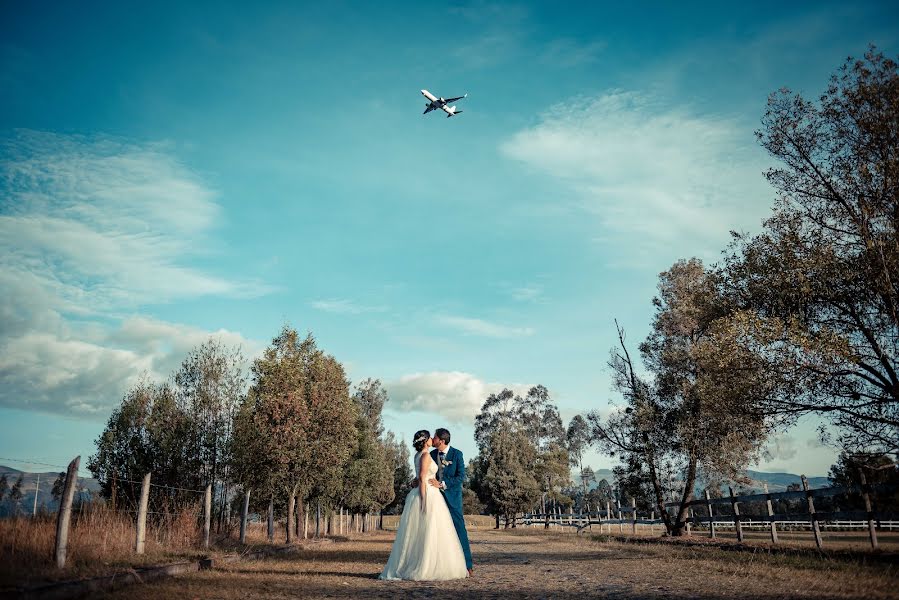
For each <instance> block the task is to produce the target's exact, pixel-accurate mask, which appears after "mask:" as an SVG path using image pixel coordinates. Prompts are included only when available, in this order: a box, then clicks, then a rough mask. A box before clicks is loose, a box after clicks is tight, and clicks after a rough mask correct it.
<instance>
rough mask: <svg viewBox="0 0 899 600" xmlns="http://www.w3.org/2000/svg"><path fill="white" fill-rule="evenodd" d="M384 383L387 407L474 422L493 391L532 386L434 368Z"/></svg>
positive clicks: (522, 391) (523, 389) (524, 389)
mask: <svg viewBox="0 0 899 600" xmlns="http://www.w3.org/2000/svg"><path fill="white" fill-rule="evenodd" d="M384 387H385V388H386V389H387V392H388V394H389V395H390V402H389V403H388V405H387V407H388V410H394V411H395V410H399V411H407V412H408V411H418V412H424V413H428V414H433V415H439V416H441V417H443V418H445V419H447V420H449V421H452V422H455V423H471V422H472V421H473V420H474V417H475V415H477V414H478V412H480V410H481V406H482V405H483V404H484V400H486V399H487V396H489V395H490V394H492V393H496V392H499V391H501V390H502V389H503V388H509V389H511V390H512V391H514V392H515V393H516V394H526V393H527V390H529V389H530V388H531V387H532V386H531V385H525V384H501V383H488V382H485V381H483V380H481V379H479V378H478V377H475V376H474V375H472V374H470V373H464V372H461V371H434V372H430V373H413V374H411V375H404V376H403V377H400V378H399V379H398V380H396V381H390V382H387V383H386V384H385V386H384Z"/></svg>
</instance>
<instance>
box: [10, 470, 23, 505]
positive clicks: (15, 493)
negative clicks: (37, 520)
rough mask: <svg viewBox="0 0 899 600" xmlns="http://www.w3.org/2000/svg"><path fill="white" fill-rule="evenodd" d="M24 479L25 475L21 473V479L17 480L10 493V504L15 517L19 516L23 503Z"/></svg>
mask: <svg viewBox="0 0 899 600" xmlns="http://www.w3.org/2000/svg"><path fill="white" fill-rule="evenodd" d="M22 479H23V474H22V473H19V478H18V479H16V482H15V483H14V484H13V486H12V489H11V490H10V491H9V503H10V504H11V505H12V513H13V515H17V514H19V503H20V502H21V501H22V496H23V494H22Z"/></svg>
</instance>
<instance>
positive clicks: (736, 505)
mask: <svg viewBox="0 0 899 600" xmlns="http://www.w3.org/2000/svg"><path fill="white" fill-rule="evenodd" d="M727 491H728V492H730V506H731V508H733V510H734V529H736V530H737V541H738V542H742V541H743V524H742V523H740V505H739V503H738V502H737V498H736V496H734V490H733V489H732V488H731V487H729V486H728V488H727Z"/></svg>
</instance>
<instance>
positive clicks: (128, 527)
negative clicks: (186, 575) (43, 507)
mask: <svg viewBox="0 0 899 600" xmlns="http://www.w3.org/2000/svg"><path fill="white" fill-rule="evenodd" d="M155 516H156V517H160V516H161V515H155ZM196 519H197V510H196V509H195V510H189V511H185V512H182V513H179V514H177V515H173V516H170V517H165V516H162V518H161V519H160V520H157V521H149V520H148V524H147V538H146V543H145V554H143V555H137V554H135V553H134V540H135V524H134V516H133V514H131V513H129V512H124V511H113V510H110V509H108V508H107V507H106V506H105V505H104V504H101V503H85V504H84V505H83V506H82V508H81V509H80V510H78V511H76V512H75V513H74V514H73V518H72V525H71V530H70V532H69V542H68V547H67V552H66V555H67V561H66V568H65V569H63V570H58V569H56V567H55V563H54V558H53V552H54V544H55V540H56V516H55V515H45V516H42V517H38V518H36V519H31V518H24V517H22V518H16V519H3V520H0V588H2V587H6V586H22V585H32V584H34V583H37V582H42V581H49V580H57V579H71V578H80V577H87V576H96V575H104V574H111V573H114V572H116V571H120V570H122V569H123V568H128V567H133V566H138V565H148V564H157V563H160V562H166V561H171V560H173V559H175V558H183V557H192V556H200V555H201V552H200V551H199V550H198V542H199V532H198V530H197V526H196Z"/></svg>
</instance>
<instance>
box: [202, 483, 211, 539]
mask: <svg viewBox="0 0 899 600" xmlns="http://www.w3.org/2000/svg"><path fill="white" fill-rule="evenodd" d="M211 525H212V484H211V483H210V484H208V485H207V486H206V499H205V502H203V547H204V548H208V547H209V529H210V526H211Z"/></svg>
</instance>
